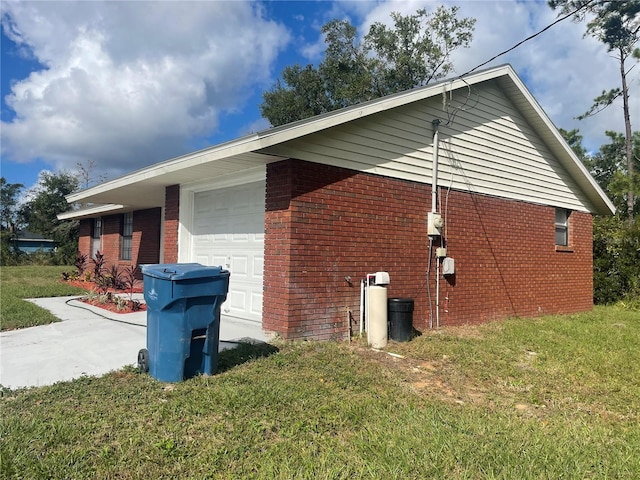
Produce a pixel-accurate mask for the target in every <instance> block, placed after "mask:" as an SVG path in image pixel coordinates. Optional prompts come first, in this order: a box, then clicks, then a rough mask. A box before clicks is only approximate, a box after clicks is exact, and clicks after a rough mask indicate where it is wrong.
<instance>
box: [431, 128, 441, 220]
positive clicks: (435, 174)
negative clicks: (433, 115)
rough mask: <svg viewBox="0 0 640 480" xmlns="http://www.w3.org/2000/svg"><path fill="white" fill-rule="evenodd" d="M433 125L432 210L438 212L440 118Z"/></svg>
mask: <svg viewBox="0 0 640 480" xmlns="http://www.w3.org/2000/svg"><path fill="white" fill-rule="evenodd" d="M432 125H433V167H432V170H431V172H432V174H431V211H432V212H437V211H438V210H437V199H438V162H439V160H438V157H439V150H440V132H439V130H438V127H439V125H440V120H438V119H436V120H434V121H433V122H432Z"/></svg>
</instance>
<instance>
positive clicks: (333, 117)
mask: <svg viewBox="0 0 640 480" xmlns="http://www.w3.org/2000/svg"><path fill="white" fill-rule="evenodd" d="M493 79H496V80H497V81H498V82H499V83H500V85H501V86H502V88H504V90H505V92H506V94H507V95H508V96H509V98H510V99H511V101H512V102H513V103H514V105H515V106H516V107H517V108H518V109H520V111H521V112H522V114H523V115H524V116H525V118H526V119H527V121H528V122H529V123H530V124H531V125H532V127H533V128H534V129H535V130H536V131H537V132H538V134H539V135H540V136H541V138H542V139H543V140H544V141H545V142H546V143H547V145H548V147H549V148H550V150H551V151H552V152H553V154H554V155H556V157H557V158H558V160H559V161H560V162H561V163H562V164H563V165H564V167H565V168H566V169H567V170H568V171H569V172H570V174H571V175H572V177H573V178H574V180H575V181H576V183H577V184H578V185H579V186H580V188H582V189H583V190H584V192H585V193H586V195H587V197H588V198H589V199H590V200H591V202H592V203H593V208H594V213H599V214H608V213H613V212H614V211H615V208H614V207H613V204H612V203H611V201H610V200H609V199H608V198H607V196H606V195H605V194H604V192H603V191H602V189H601V188H600V187H599V186H598V184H597V183H596V182H595V180H594V179H593V178H592V177H591V175H590V174H589V173H588V172H587V170H586V168H585V167H584V166H583V165H582V162H580V160H579V159H578V158H577V157H576V155H575V154H574V153H573V151H572V150H571V148H570V147H569V146H568V145H567V143H566V142H565V141H564V139H563V138H562V136H561V135H560V133H559V132H558V131H557V129H556V128H555V126H554V125H553V123H552V122H551V120H550V119H549V118H548V117H547V115H546V114H545V113H544V111H543V110H542V108H541V107H540V105H539V104H538V103H537V101H536V100H535V99H534V98H533V96H532V95H531V93H529V91H528V90H527V88H526V87H525V85H524V84H523V83H522V81H521V80H520V79H519V78H518V76H517V74H516V73H515V71H514V70H513V69H512V68H511V66H509V65H502V66H499V67H494V68H490V69H487V70H482V71H479V72H477V73H474V74H471V75H468V76H466V77H464V79H461V78H454V79H450V80H444V81H441V82H437V83H435V84H432V85H427V86H425V87H421V88H416V89H413V90H408V91H405V92H400V93H396V94H393V95H389V96H386V97H382V98H378V99H375V100H370V101H368V102H364V103H361V104H358V105H354V106H351V107H347V108H343V109H341V110H336V111H334V112H329V113H325V114H322V115H318V116H315V117H311V118H308V119H304V120H299V121H297V122H292V123H289V124H287V125H282V126H279V127H274V128H269V129H267V130H263V131H261V132H258V133H254V134H250V135H247V136H244V137H241V138H238V139H236V140H232V141H229V142H226V143H223V144H220V145H215V146H212V147H208V148H206V149H203V150H200V151H197V152H193V153H189V154H186V155H182V156H180V157H176V158H173V159H171V160H167V161H165V162H161V163H157V164H154V165H151V166H149V167H146V168H143V169H141V170H138V171H135V172H132V173H130V174H128V175H125V176H122V177H120V178H117V179H114V180H111V181H109V182H105V183H103V184H101V185H99V186H95V187H92V188H89V189H87V190H83V191H81V192H77V193H74V194H71V195H69V196H67V201H69V202H95V203H115V202H118V203H122V204H125V205H128V206H129V207H134V208H150V207H153V206H162V205H164V187H166V186H169V185H175V184H182V183H189V182H192V181H196V180H202V179H206V178H210V177H216V176H220V175H224V174H227V173H233V172H238V171H242V170H244V169H248V168H251V167H255V166H257V165H266V164H267V163H271V162H275V161H278V160H281V159H283V158H282V157H278V156H275V155H269V154H268V148H269V147H270V146H273V145H277V144H280V143H284V142H287V141H289V140H293V139H297V138H300V137H303V136H305V135H309V134H312V133H315V132H318V131H321V130H324V129H327V128H330V127H334V126H337V125H341V124H344V123H347V122H349V121H352V120H355V119H358V118H361V117H365V116H368V115H373V114H376V113H379V112H383V111H385V110H389V109H392V108H395V107H399V106H402V105H406V104H409V103H412V102H416V101H419V100H423V99H426V98H429V97H432V96H436V95H440V94H441V93H442V88H443V86H446V88H447V89H450V90H456V89H459V88H468V86H469V85H473V84H477V83H481V82H485V81H488V80H493Z"/></svg>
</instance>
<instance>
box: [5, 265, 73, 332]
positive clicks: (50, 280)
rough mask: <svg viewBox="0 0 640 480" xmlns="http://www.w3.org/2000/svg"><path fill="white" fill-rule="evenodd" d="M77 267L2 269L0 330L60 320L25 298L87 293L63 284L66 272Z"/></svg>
mask: <svg viewBox="0 0 640 480" xmlns="http://www.w3.org/2000/svg"><path fill="white" fill-rule="evenodd" d="M65 270H66V271H70V270H73V267H68V266H67V267H59V266H56V267H50V266H28V267H0V329H1V330H3V331H4V330H14V329H16V328H24V327H33V326H35V325H44V324H47V323H52V322H57V321H58V319H57V318H56V317H54V316H53V315H51V313H49V312H48V311H47V310H44V309H42V308H40V307H38V306H36V305H34V304H33V303H31V302H26V301H24V300H23V299H24V298H39V297H61V296H66V295H82V294H83V293H86V292H85V291H84V290H80V289H78V288H75V287H70V286H68V285H65V284H64V283H62V282H60V281H59V280H60V274H61V273H62V272H63V271H65Z"/></svg>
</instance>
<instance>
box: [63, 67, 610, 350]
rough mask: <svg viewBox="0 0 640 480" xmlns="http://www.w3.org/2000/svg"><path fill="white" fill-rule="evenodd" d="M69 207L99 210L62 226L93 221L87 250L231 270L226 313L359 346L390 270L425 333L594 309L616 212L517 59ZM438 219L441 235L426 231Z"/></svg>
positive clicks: (293, 128) (208, 155)
mask: <svg viewBox="0 0 640 480" xmlns="http://www.w3.org/2000/svg"><path fill="white" fill-rule="evenodd" d="M434 139H435V140H436V141H434ZM434 145H435V146H436V147H437V148H434ZM434 166H435V167H436V168H434ZM436 173H437V176H436V180H437V181H436V182H434V174H436ZM433 183H436V185H437V188H436V189H435V192H434V191H432V184H433ZM68 201H69V202H79V203H89V202H90V203H91V206H89V207H86V208H81V209H79V210H74V211H70V212H67V213H65V214H63V215H61V218H77V219H79V220H80V223H81V227H80V244H79V249H80V252H82V253H86V254H91V253H92V252H95V251H96V250H98V249H100V250H101V251H103V252H104V253H105V254H106V257H107V259H108V260H110V261H112V262H115V263H119V264H128V263H133V264H144V263H174V262H200V263H203V264H207V265H222V266H224V267H226V268H228V269H229V270H230V271H231V283H230V289H229V296H228V299H227V302H226V303H225V304H224V305H223V309H222V314H223V316H228V317H231V318H238V319H242V320H245V321H252V322H261V324H262V328H263V329H264V330H265V331H269V332H277V333H279V334H280V335H281V336H282V337H284V338H287V339H294V338H314V339H330V338H345V337H346V335H347V334H348V327H349V325H348V316H349V315H351V317H352V319H351V320H350V321H351V322H355V323H357V322H358V319H359V310H360V279H362V278H364V276H365V275H366V274H367V273H375V272H377V271H387V272H389V275H390V278H391V283H390V285H389V289H388V294H389V296H390V297H403V298H412V299H414V302H415V311H414V316H413V319H414V326H415V327H416V328H417V329H420V330H422V329H425V328H428V327H429V326H430V325H431V324H432V323H433V319H434V315H437V317H438V323H439V324H440V325H442V326H446V325H454V324H462V323H476V322H483V321H487V320H491V319H501V318H506V317H511V316H535V315H540V314H551V313H568V312H578V311H585V310H589V309H590V308H591V307H592V291H593V285H592V215H593V214H610V213H612V212H613V210H614V208H613V206H612V204H611V202H610V201H609V199H608V198H607V197H606V196H605V194H604V193H603V192H602V190H601V189H600V188H599V187H598V186H597V184H596V183H595V181H594V180H593V179H592V178H591V177H590V175H589V174H588V172H587V171H586V169H585V168H584V167H583V166H582V164H581V163H580V161H579V160H578V158H577V157H576V156H575V155H574V153H573V152H572V151H571V149H570V148H569V147H568V146H567V144H566V142H565V141H564V140H563V139H562V137H561V135H560V134H559V133H558V131H557V130H556V128H555V127H554V126H553V124H552V122H551V121H550V120H549V118H548V117H547V116H546V114H545V113H544V112H543V111H542V109H541V108H540V106H539V105H538V103H537V102H536V101H535V99H534V98H533V96H532V95H531V93H530V92H529V91H528V90H527V89H526V87H525V86H524V84H523V83H522V81H521V80H520V79H519V78H518V76H517V75H516V74H515V72H514V71H513V69H512V68H511V67H510V66H508V65H507V66H501V67H496V68H492V69H489V70H485V71H482V72H478V73H475V74H473V75H469V76H467V77H465V78H464V79H454V80H450V81H444V82H440V83H437V84H434V85H429V86H426V87H422V88H417V89H413V90H410V91H406V92H402V93H399V94H395V95H391V96H388V97H384V98H380V99H377V100H373V101H370V102H367V103H363V104H360V105H356V106H353V107H349V108H345V109H342V110H339V111H336V112H331V113H329V114H324V115H320V116H318V117H313V118H310V119H306V120H302V121H299V122H294V123H292V124H288V125H284V126H281V127H277V128H271V129H269V130H265V131H262V132H259V133H255V134H251V135H248V136H245V137H242V138H239V139H237V140H234V141H230V142H227V143H224V144H221V145H217V146H213V147H210V148H207V149H204V150H201V151H197V152H194V153H191V154H188V155H184V156H181V157H178V158H174V159H172V160H169V161H166V162H162V163H159V164H155V165H152V166H150V167H147V168H144V169H142V170H139V171H136V172H133V173H131V174H129V175H125V176H123V177H120V178H117V179H115V180H112V181H109V182H106V183H104V184H102V185H99V186H95V187H92V188H89V189H87V190H84V191H81V192H79V193H75V194H72V195H70V196H69V197H68ZM434 212H435V213H436V215H435V216H433V215H431V213H434ZM438 216H439V217H440V218H441V219H442V220H443V226H442V227H440V228H438V227H436V226H435V222H432V223H433V224H434V225H428V224H427V223H428V222H427V219H428V217H429V218H431V219H432V220H433V219H434V218H437V217H438ZM434 228H435V229H436V230H433V229H434ZM434 231H436V233H438V235H429V233H434ZM439 247H446V254H444V253H443V250H437V248H439ZM436 252H438V254H439V255H440V256H439V257H438V256H436ZM444 255H446V257H445V256H444ZM445 258H453V259H455V263H454V265H455V270H454V271H455V273H454V274H453V275H446V276H445V275H443V274H442V271H441V267H443V262H445ZM436 299H438V301H437V304H436ZM434 312H435V313H434ZM353 326H354V325H353V323H352V327H353ZM355 328H357V326H355Z"/></svg>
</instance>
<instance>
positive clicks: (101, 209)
mask: <svg viewBox="0 0 640 480" xmlns="http://www.w3.org/2000/svg"><path fill="white" fill-rule="evenodd" d="M126 210H127V208H126V207H125V206H124V205H116V204H109V205H91V206H88V207H85V208H79V209H77V210H69V211H68V212H63V213H59V214H58V220H71V219H79V218H91V217H95V216H97V215H101V214H103V213H116V212H123V211H126ZM129 210H130V209H129Z"/></svg>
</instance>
